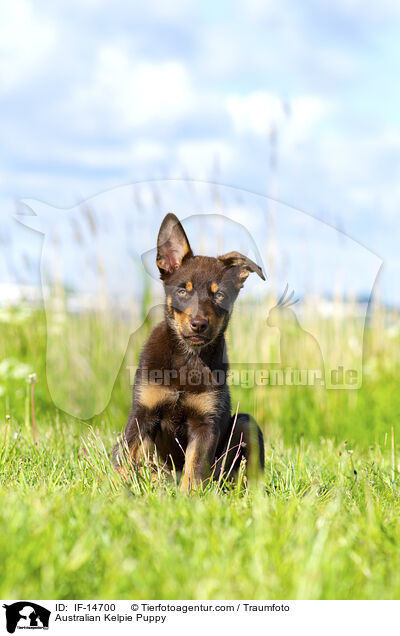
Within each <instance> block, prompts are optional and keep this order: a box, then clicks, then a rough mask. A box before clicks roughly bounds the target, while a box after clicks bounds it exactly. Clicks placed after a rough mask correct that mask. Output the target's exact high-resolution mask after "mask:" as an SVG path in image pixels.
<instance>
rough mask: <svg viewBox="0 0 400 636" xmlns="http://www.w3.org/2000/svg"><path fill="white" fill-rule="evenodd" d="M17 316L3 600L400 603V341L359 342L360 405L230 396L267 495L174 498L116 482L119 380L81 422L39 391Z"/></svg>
mask: <svg viewBox="0 0 400 636" xmlns="http://www.w3.org/2000/svg"><path fill="white" fill-rule="evenodd" d="M15 317H16V316H13V317H11V319H10V320H8V319H7V320H4V322H3V324H2V331H1V335H0V391H1V397H0V401H1V405H2V406H1V412H0V418H1V420H0V421H1V425H0V441H1V454H0V496H1V503H2V505H1V508H0V561H1V563H2V577H1V578H0V593H1V595H2V597H3V598H12V599H14V598H15V599H17V598H42V599H46V598H49V599H52V598H55V599H57V598H83V599H85V598H98V599H102V598H103V599H110V598H111V599H112V598H135V599H136V598H138V599H139V598H143V599H155V598H161V599H174V598H178V599H179V598H188V599H236V598H250V599H263V598H268V599H296V598H308V599H322V598H323V599H334V598H335V599H336V598H383V599H395V598H399V597H400V550H399V546H400V499H399V495H400V479H399V472H398V452H399V451H398V441H399V439H400V437H399V427H398V422H399V415H400V394H399V391H398V375H399V370H400V363H399V358H398V351H399V342H398V339H396V340H395V341H391V342H390V347H389V355H388V353H387V352H388V347H387V345H386V344H385V342H386V341H385V339H384V334H381V335H380V341H379V343H380V344H379V346H376V343H375V344H374V343H372V344H371V346H370V347H369V349H368V357H367V359H366V360H365V362H366V363H368V364H369V366H370V368H373V373H372V372H371V373H369V374H367V375H366V377H365V380H364V384H363V387H362V389H360V390H359V391H355V392H354V391H353V392H352V391H349V392H347V391H327V392H325V391H323V392H321V391H315V390H313V389H311V388H309V389H306V388H304V387H295V388H290V387H286V388H285V389H283V388H281V387H280V388H275V389H273V388H265V387H262V388H260V387H259V388H257V389H243V388H241V389H239V388H238V387H235V388H234V390H233V400H234V401H235V402H236V401H240V409H241V410H249V411H251V412H254V413H255V414H256V416H257V418H258V420H259V422H260V424H261V425H262V426H263V428H264V431H265V436H266V472H265V479H264V483H263V484H262V485H258V486H256V485H252V484H250V487H249V488H245V487H244V482H243V479H240V480H239V482H238V483H237V484H235V485H233V486H231V487H226V488H225V489H223V488H220V487H218V485H213V486H208V487H205V488H204V490H203V491H199V492H196V493H195V494H194V495H193V496H191V497H186V496H183V495H181V494H180V493H179V490H178V488H177V485H176V482H175V481H174V476H168V475H166V474H165V473H164V472H162V473H161V476H160V479H158V480H156V481H152V480H151V474H150V470H149V469H148V468H147V467H143V468H142V469H141V471H140V472H139V473H137V474H132V476H131V479H130V480H128V481H127V482H126V481H125V482H123V481H121V480H120V479H119V478H117V477H116V476H115V475H114V473H113V471H112V468H111V465H110V460H109V454H108V452H109V450H110V448H111V447H112V445H113V442H114V440H115V437H116V434H117V432H118V431H120V430H121V428H122V427H123V425H124V423H125V419H126V416H127V413H128V409H129V402H130V392H129V387H128V386H127V378H126V373H125V371H124V366H123V367H122V371H121V374H120V377H119V379H118V381H117V383H116V385H115V388H114V391H113V395H112V398H111V401H110V404H109V405H108V407H107V409H106V410H105V411H104V413H102V414H101V415H100V416H98V417H96V418H94V419H93V420H92V421H91V422H90V423H87V422H80V421H77V420H75V419H74V418H72V417H70V416H67V415H66V414H64V413H60V412H57V410H56V409H55V407H54V405H53V404H52V401H51V399H50V395H49V392H48V390H47V386H46V381H45V377H46V375H45V344H46V340H45V335H46V334H45V325H44V321H43V315H42V314H41V313H40V312H34V313H32V314H30V315H28V316H25V317H24V318H23V319H21V320H18V319H17V320H16V319H15ZM17 317H18V316H17ZM370 335H371V341H372V339H373V338H372V336H373V337H374V338H375V337H376V334H375V333H371V334H370ZM373 345H374V346H373ZM136 355H137V348H133V349H132V350H131V351H130V352H128V354H127V359H128V358H129V356H131V357H132V358H134V357H135V356H136ZM29 372H36V373H37V374H38V377H39V382H38V384H37V385H35V399H36V406H35V412H36V420H37V424H38V429H39V446H38V448H35V446H34V444H33V441H32V430H31V417H30V413H29V408H27V406H28V405H27V400H26V398H27V388H29V385H27V384H26V381H25V377H26V375H27V374H28V373H29ZM6 415H10V418H6ZM392 427H393V432H394V445H393V447H392Z"/></svg>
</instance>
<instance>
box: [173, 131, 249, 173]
mask: <svg viewBox="0 0 400 636" xmlns="http://www.w3.org/2000/svg"><path fill="white" fill-rule="evenodd" d="M177 159H178V169H179V168H180V171H182V170H184V172H185V173H186V174H188V175H190V176H191V177H195V178H198V179H200V178H211V177H212V176H213V175H212V170H213V168H214V167H216V166H217V167H218V168H219V167H221V168H223V170H224V173H225V172H226V171H227V170H229V169H231V168H232V166H233V164H234V162H235V160H236V159H237V157H236V156H235V151H234V149H233V147H232V146H231V144H229V143H228V142H227V141H224V140H222V139H201V140H192V141H184V142H181V143H179V144H178V146H177Z"/></svg>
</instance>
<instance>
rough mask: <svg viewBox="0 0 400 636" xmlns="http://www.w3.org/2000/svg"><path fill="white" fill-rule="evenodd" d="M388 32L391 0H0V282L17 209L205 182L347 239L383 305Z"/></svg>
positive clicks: (390, 223)
mask: <svg viewBox="0 0 400 636" xmlns="http://www.w3.org/2000/svg"><path fill="white" fill-rule="evenodd" d="M399 35H400V5H399V3H398V2H395V1H394V0H383V1H382V2H380V3H372V2H365V1H364V2H361V0H347V1H345V0H337V1H336V2H335V3H332V2H329V1H328V0H318V1H317V0H315V1H313V0H308V1H305V2H302V3H299V2H295V1H294V0H293V1H287V0H286V1H285V0H284V1H281V2H279V3H278V2H273V1H272V0H264V1H261V0H237V1H233V2H225V1H222V2H211V1H210V0H209V1H207V2H185V1H184V2H182V1H180V2H177V1H175V0H172V1H169V2H166V3H162V2H160V1H157V2H155V1H154V0H147V1H146V2H135V3H127V2H123V1H122V0H116V1H114V2H112V3H111V2H105V1H102V0H80V1H79V2H78V1H75V0H70V1H69V2H68V3H65V2H61V1H58V0H55V1H54V0H53V1H51V2H50V1H47V0H43V1H42V2H40V3H38V2H33V1H31V0H13V2H8V3H2V4H1V6H0V76H1V77H2V81H1V83H0V84H1V86H0V92H1V102H0V115H1V124H2V125H1V131H2V132H1V137H2V141H1V145H0V206H1V207H0V209H1V219H2V225H1V230H0V232H1V235H0V240H2V243H3V246H4V250H3V253H2V255H1V257H0V278H3V279H4V280H5V279H9V278H10V277H11V278H13V277H16V278H18V276H19V273H18V263H19V261H20V259H21V258H22V256H23V253H24V251H26V250H28V251H29V250H31V252H32V253H31V258H32V259H33V261H34V262H35V259H37V249H38V243H37V241H35V240H34V239H32V243H31V244H30V243H29V241H27V239H26V235H24V234H23V232H22V231H21V230H20V229H16V228H15V222H14V221H13V220H12V219H11V215H12V214H13V212H14V210H15V201H16V200H18V199H22V198H25V197H28V198H37V199H40V200H42V201H46V202H48V203H50V204H52V205H54V206H59V207H71V206H74V205H75V204H76V203H77V201H80V200H82V199H86V198H90V197H93V196H94V195H95V194H97V193H98V192H101V191H103V190H107V189H109V188H113V187H116V186H120V185H122V184H126V183H131V182H136V181H138V180H146V179H154V178H182V177H190V178H192V179H194V180H196V179H215V178H216V179H217V180H219V181H220V182H221V183H224V184H228V185H231V186H235V187H238V188H245V189H249V190H252V191H255V192H258V193H262V194H265V195H271V194H272V195H274V196H276V197H277V198H278V199H279V200H280V201H282V202H285V203H287V204H289V205H291V206H293V207H295V208H297V209H300V210H304V211H306V212H308V213H309V214H312V215H314V216H315V217H317V218H319V219H322V220H324V221H326V222H328V223H330V224H332V225H334V226H336V227H338V228H340V229H341V230H343V231H345V232H346V233H348V234H349V235H350V236H351V237H353V238H355V239H356V240H358V241H360V242H361V243H362V244H363V245H365V246H367V247H368V248H370V249H371V250H372V251H374V252H375V253H376V254H378V255H379V256H380V257H381V258H382V259H383V262H384V267H383V270H382V274H381V276H380V284H381V286H382V288H383V292H384V295H385V297H386V298H387V299H388V300H391V301H393V302H397V301H398V297H399V294H398V291H399V278H400V256H399V250H398V247H397V240H398V235H399V231H398V230H399V225H400V217H399V212H398V208H399V204H400V178H399V177H400V162H399V154H400V82H399V59H400V38H399ZM271 128H274V129H275V130H276V135H277V169H276V174H274V175H271V170H270V152H271V143H270V139H271V138H270V131H271ZM11 251H12V253H11ZM10 259H11V260H12V261H13V265H12V266H10ZM361 279H362V276H361V277H360V289H361V288H362V280H361Z"/></svg>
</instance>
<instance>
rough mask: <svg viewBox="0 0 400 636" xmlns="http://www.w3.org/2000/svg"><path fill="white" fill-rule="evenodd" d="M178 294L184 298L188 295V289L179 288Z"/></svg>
mask: <svg viewBox="0 0 400 636" xmlns="http://www.w3.org/2000/svg"><path fill="white" fill-rule="evenodd" d="M176 293H177V295H178V296H180V297H181V298H184V297H185V296H187V291H186V289H178V291H177V292H176Z"/></svg>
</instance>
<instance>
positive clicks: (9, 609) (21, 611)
mask: <svg viewBox="0 0 400 636" xmlns="http://www.w3.org/2000/svg"><path fill="white" fill-rule="evenodd" d="M3 607H4V608H5V610H6V627H7V631H8V633H9V634H14V632H15V630H16V629H49V618H50V614H51V612H50V610H48V609H46V608H45V607H42V606H41V605H38V604H37V603H32V602H31V601H18V602H17V603H12V604H11V605H3Z"/></svg>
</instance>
